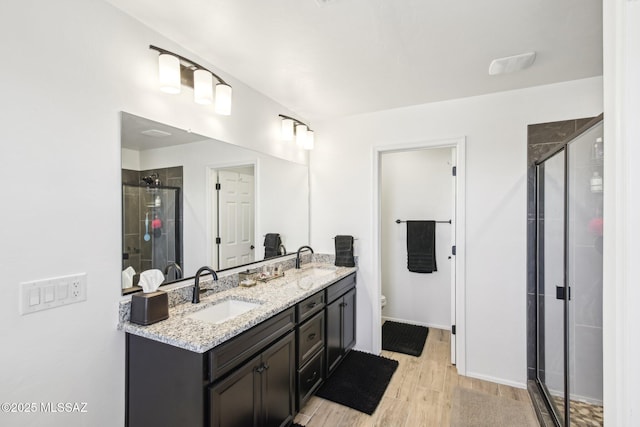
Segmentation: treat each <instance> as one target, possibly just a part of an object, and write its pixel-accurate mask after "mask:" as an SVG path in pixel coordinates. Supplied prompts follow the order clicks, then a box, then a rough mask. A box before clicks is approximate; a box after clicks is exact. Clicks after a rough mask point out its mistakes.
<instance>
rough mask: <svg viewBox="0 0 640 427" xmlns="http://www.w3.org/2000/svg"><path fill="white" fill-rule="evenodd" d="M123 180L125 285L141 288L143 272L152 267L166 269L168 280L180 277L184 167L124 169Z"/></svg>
mask: <svg viewBox="0 0 640 427" xmlns="http://www.w3.org/2000/svg"><path fill="white" fill-rule="evenodd" d="M122 182H123V184H122V215H123V218H122V219H123V230H122V233H123V235H122V271H123V273H122V288H123V289H124V290H130V291H134V290H137V289H138V286H137V284H138V280H139V277H140V273H142V272H143V271H145V270H149V269H158V270H160V271H162V272H163V273H164V275H165V282H169V281H174V280H177V279H180V278H181V277H182V275H183V272H182V265H183V259H182V238H181V236H182V207H181V206H182V202H181V199H182V195H181V187H182V167H180V166H178V167H172V168H165V169H160V170H154V171H134V170H127V169H123V170H122ZM165 183H166V185H165Z"/></svg>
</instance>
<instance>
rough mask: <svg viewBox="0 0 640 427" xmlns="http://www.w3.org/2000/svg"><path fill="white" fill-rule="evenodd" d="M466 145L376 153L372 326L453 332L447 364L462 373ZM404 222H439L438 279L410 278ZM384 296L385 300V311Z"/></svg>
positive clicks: (445, 143)
mask: <svg viewBox="0 0 640 427" xmlns="http://www.w3.org/2000/svg"><path fill="white" fill-rule="evenodd" d="M464 142H465V141H464V138H459V139H452V140H441V141H432V142H424V143H417V144H407V145H402V146H398V145H394V146H392V147H377V148H375V153H374V159H375V165H374V171H375V181H374V182H375V186H376V188H375V191H374V195H375V202H374V203H375V209H374V216H375V218H374V225H375V231H374V245H375V248H376V250H377V266H376V268H375V269H374V271H375V273H376V277H375V280H376V281H377V285H378V294H377V298H373V300H374V307H373V313H374V319H376V318H377V319H378V321H379V322H378V324H382V320H394V321H398V322H402V323H410V324H416V325H421V326H427V327H434V328H438V329H445V330H450V331H451V332H452V334H451V362H452V363H454V364H456V365H457V368H458V372H460V373H464V368H465V360H464V338H463V337H464V245H463V242H464V148H465V144H464ZM398 220H399V221H400V222H399V223H398V222H397V221H398ZM407 220H433V221H437V222H436V230H435V234H436V265H437V271H434V272H433V273H431V274H420V273H413V272H409V271H408V269H407V251H406V248H407V243H406V241H407V240H406V239H407V226H406V223H405V222H406V221H407ZM382 295H384V296H385V297H386V300H387V304H386V305H385V308H384V309H382V308H381V304H380V299H381V296H382ZM376 302H377V304H375V303H376ZM376 313H378V316H377V317H376V316H375V314H376ZM379 329H380V328H374V332H373V334H374V335H373V343H374V350H375V351H380V350H381V331H380V330H379Z"/></svg>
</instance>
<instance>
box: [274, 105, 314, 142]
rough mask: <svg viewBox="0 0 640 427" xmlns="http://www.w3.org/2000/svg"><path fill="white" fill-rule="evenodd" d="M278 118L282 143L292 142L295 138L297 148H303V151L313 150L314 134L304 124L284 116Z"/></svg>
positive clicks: (280, 115)
mask: <svg viewBox="0 0 640 427" xmlns="http://www.w3.org/2000/svg"><path fill="white" fill-rule="evenodd" d="M278 116H279V117H280V118H281V119H282V140H283V141H292V140H293V138H294V136H295V140H296V145H298V147H300V148H304V149H305V150H313V146H314V133H313V131H312V130H311V129H309V126H308V125H307V124H306V123H303V122H301V121H300V120H297V119H294V118H293V117H289V116H285V115H284V114H279V115H278ZM294 129H295V131H294Z"/></svg>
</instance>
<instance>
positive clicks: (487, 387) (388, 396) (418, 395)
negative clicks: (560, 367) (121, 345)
mask: <svg viewBox="0 0 640 427" xmlns="http://www.w3.org/2000/svg"><path fill="white" fill-rule="evenodd" d="M449 339H450V335H449V331H444V330H441V329H432V328H431V329H430V330H429V335H428V337H427V342H426V344H425V349H424V351H423V352H422V355H421V356H420V357H414V356H409V355H406V354H402V353H393V352H389V351H383V352H382V356H385V357H388V358H390V359H395V360H397V361H398V362H400V364H399V366H398V369H397V370H396V372H395V374H394V375H393V378H392V379H391V382H390V383H389V386H388V387H387V390H386V392H385V394H384V396H383V397H382V401H381V402H380V405H379V406H378V408H377V409H376V411H375V412H374V413H373V415H371V416H370V415H367V414H363V413H362V412H358V411H356V410H354V409H351V408H348V407H346V406H342V405H339V404H337V403H333V402H331V401H328V400H325V399H321V398H319V397H315V396H314V397H312V398H311V399H310V400H309V402H308V403H307V404H306V405H305V406H304V407H303V408H302V409H301V410H300V413H299V414H298V415H297V416H296V418H295V422H296V423H298V424H301V425H303V426H306V427H320V426H324V427H356V426H381V427H417V426H434V427H448V426H449V425H450V420H451V404H452V401H451V400H452V395H453V390H454V388H455V387H456V386H458V387H464V388H468V389H473V390H479V391H483V392H485V393H489V394H492V395H495V396H503V397H506V398H509V399H515V400H519V401H527V402H529V403H530V400H529V394H528V393H527V391H526V390H524V389H518V388H513V387H509V386H504V385H501V384H495V383H491V382H487V381H482V380H478V379H475V378H468V377H462V376H459V375H458V374H457V372H456V368H455V366H452V365H451V363H450V362H449V360H450V359H449V357H450V350H449V349H450V347H449ZM531 411H533V408H532V409H531Z"/></svg>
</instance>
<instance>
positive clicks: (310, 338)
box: [307, 332, 316, 341]
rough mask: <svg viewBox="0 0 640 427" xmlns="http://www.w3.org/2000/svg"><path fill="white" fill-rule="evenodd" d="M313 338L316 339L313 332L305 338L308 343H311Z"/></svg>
mask: <svg viewBox="0 0 640 427" xmlns="http://www.w3.org/2000/svg"><path fill="white" fill-rule="evenodd" d="M315 337H316V334H315V332H314V333H311V334H309V335H308V336H307V340H308V341H312V340H313V339H314V338H315Z"/></svg>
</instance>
